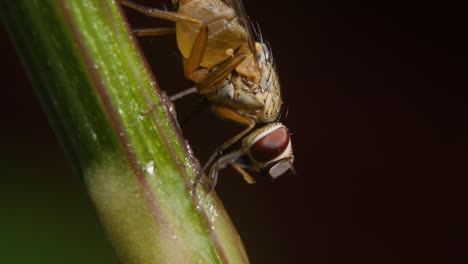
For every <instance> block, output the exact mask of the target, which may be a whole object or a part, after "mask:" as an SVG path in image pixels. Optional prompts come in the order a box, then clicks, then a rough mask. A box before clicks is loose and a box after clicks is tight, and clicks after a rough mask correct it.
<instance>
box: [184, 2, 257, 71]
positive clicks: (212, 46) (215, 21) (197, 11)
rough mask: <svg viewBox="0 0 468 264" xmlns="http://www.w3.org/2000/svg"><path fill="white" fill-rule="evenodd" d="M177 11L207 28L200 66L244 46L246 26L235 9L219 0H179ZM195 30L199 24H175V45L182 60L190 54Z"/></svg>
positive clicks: (218, 60)
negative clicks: (240, 21)
mask: <svg viewBox="0 0 468 264" xmlns="http://www.w3.org/2000/svg"><path fill="white" fill-rule="evenodd" d="M178 12H179V13H180V14H183V15H186V16H188V17H191V18H194V19H197V20H199V21H202V22H203V23H205V25H206V26H207V27H208V41H207V45H206V49H205V52H204V55H203V58H202V61H201V63H200V66H201V67H204V68H208V69H211V68H212V67H214V66H216V65H218V64H220V63H221V62H223V61H225V60H226V59H228V58H229V57H230V55H229V52H227V51H229V50H238V49H239V48H240V47H242V46H246V45H247V42H248V34H247V32H246V29H245V28H244V27H243V26H242V25H241V24H240V23H239V20H238V17H237V16H236V13H235V11H234V10H233V9H232V8H231V7H229V6H227V5H226V4H225V3H224V2H223V1H221V0H191V1H180V5H179V10H178ZM198 32H199V25H197V24H195V23H191V22H177V24H176V36H177V44H178V46H179V50H180V52H181V53H182V55H183V56H184V58H185V59H187V58H188V57H189V56H190V52H191V50H192V47H193V44H194V42H195V39H196V38H197V35H198Z"/></svg>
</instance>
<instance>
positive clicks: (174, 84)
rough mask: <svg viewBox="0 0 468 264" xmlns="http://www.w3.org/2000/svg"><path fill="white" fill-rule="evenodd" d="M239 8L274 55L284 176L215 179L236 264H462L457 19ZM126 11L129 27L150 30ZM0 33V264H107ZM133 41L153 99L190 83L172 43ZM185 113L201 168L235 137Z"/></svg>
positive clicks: (398, 8)
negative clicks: (287, 137)
mask: <svg viewBox="0 0 468 264" xmlns="http://www.w3.org/2000/svg"><path fill="white" fill-rule="evenodd" d="M138 2H141V3H147V4H148V3H151V2H159V1H154V0H152V1H146V2H145V1H138ZM244 2H245V6H246V9H247V12H248V13H249V15H250V17H251V18H252V19H253V20H255V21H258V22H259V24H260V26H261V28H262V33H263V36H264V38H265V39H266V40H268V41H269V42H270V44H271V46H272V49H273V53H274V56H275V58H276V63H277V66H278V72H279V75H280V78H281V83H282V90H283V96H284V98H283V99H284V102H285V103H284V113H285V114H284V116H283V121H284V123H285V124H286V125H287V126H288V127H289V129H290V130H291V132H292V133H293V146H294V151H295V157H296V160H295V166H296V169H297V174H296V175H292V174H290V173H288V174H286V175H285V176H283V177H282V178H280V179H279V180H278V181H277V182H275V183H270V182H268V181H267V180H266V179H264V178H262V177H260V175H255V176H256V179H257V184H256V185H252V186H250V185H247V184H245V183H244V182H243V181H242V179H241V178H240V177H238V176H237V175H236V174H235V173H234V172H233V171H232V170H230V169H227V170H226V171H223V172H222V174H221V175H220V182H219V184H218V186H217V192H218V195H219V196H220V197H221V199H222V200H223V201H224V204H225V206H226V207H227V210H228V211H229V213H230V215H231V217H232V219H233V221H234V223H235V225H236V226H237V228H238V231H239V233H240V235H241V237H242V238H243V241H244V244H245V246H246V248H247V251H248V253H249V256H250V258H251V261H252V263H360V264H364V263H466V262H467V261H468V254H467V253H466V248H467V246H468V245H467V232H466V228H465V226H466V223H467V221H466V220H467V219H466V217H465V215H466V210H467V195H466V191H467V187H466V185H465V183H464V178H465V177H466V176H467V175H468V174H467V163H466V161H467V155H466V149H467V140H466V137H467V125H466V114H467V111H466V110H465V102H466V97H464V95H463V94H462V91H463V92H464V90H466V87H467V85H466V81H465V78H464V77H465V75H466V69H464V68H463V67H462V66H463V65H465V67H466V56H465V55H466V51H465V48H466V44H465V43H464V42H463V39H464V38H465V37H466V27H465V26H464V24H463V22H464V20H466V15H465V14H464V13H463V10H465V9H463V8H462V7H461V6H457V5H456V4H455V2H449V1H445V2H443V3H440V2H438V3H434V4H431V3H430V2H423V1H421V2H416V1H406V2H404V3H399V2H395V1H392V2H389V3H381V2H378V1H372V2H371V1H369V3H366V2H355V1H353V3H348V4H347V5H344V4H342V3H338V2H333V1H327V3H317V2H318V1H305V0H302V1H269V0H255V1H244ZM351 4H352V5H351ZM153 6H160V5H158V4H156V5H155V4H153ZM127 14H128V15H130V21H131V24H132V26H133V27H143V26H148V27H149V26H155V25H156V26H157V25H163V24H164V23H159V22H156V21H154V20H151V19H146V18H143V17H141V16H140V15H138V14H136V13H134V12H131V11H128V12H127ZM1 34H2V40H3V41H1V42H0V48H1V50H0V52H1V55H2V68H3V69H2V71H1V75H0V78H1V79H2V85H1V86H2V95H3V96H2V98H3V100H2V103H1V104H0V113H2V116H3V118H2V129H1V130H0V140H1V143H0V144H1V146H2V147H1V151H0V155H1V156H0V171H2V172H5V171H6V174H5V175H2V177H1V178H0V209H1V217H0V263H115V262H116V260H115V259H114V258H113V257H112V250H111V249H110V247H109V245H108V243H107V242H106V240H105V237H104V234H103V232H102V231H101V229H100V227H99V224H98V222H97V218H96V216H95V213H94V211H93V208H92V207H91V205H90V202H89V200H88V198H87V196H86V194H85V193H84V189H83V187H82V184H81V183H80V180H79V178H78V176H76V175H73V174H72V173H71V169H70V167H69V164H68V163H67V162H66V160H65V158H64V156H63V153H62V151H61V149H60V147H59V146H58V143H57V141H56V140H55V138H54V135H53V134H52V131H51V129H50V128H49V126H48V123H47V120H46V118H45V115H44V113H43V112H42V111H41V109H40V107H39V105H38V103H37V101H36V98H35V95H34V93H33V90H32V89H31V87H30V84H29V82H28V80H27V79H26V77H25V75H24V71H23V70H22V67H21V65H20V63H19V62H18V58H17V57H16V55H15V51H14V48H13V47H12V46H11V44H10V43H9V40H8V38H7V36H6V33H5V32H4V30H3V28H2V29H1ZM140 44H141V46H142V49H143V51H144V53H145V55H146V56H147V59H148V61H149V63H150V65H151V66H152V68H153V71H154V73H155V76H156V78H157V79H158V82H159V84H160V86H161V89H163V90H166V91H167V92H168V93H169V94H172V93H175V92H177V91H180V90H182V89H184V88H187V87H189V86H190V83H188V82H185V81H184V80H183V78H182V76H183V75H182V68H181V64H180V60H181V58H180V55H178V53H177V48H176V45H175V40H174V38H173V37H170V36H168V37H160V38H144V39H140ZM462 69H463V70H462ZM462 71H463V72H462ZM199 103H200V98H199V97H197V96H190V97H187V98H184V99H181V100H180V101H178V102H177V103H176V108H177V110H178V114H179V119H181V120H183V119H186V118H187V117H189V116H191V119H189V120H188V121H187V122H184V125H183V127H182V128H183V131H184V136H185V137H186V138H187V139H188V140H189V142H190V143H191V145H192V148H193V149H194V151H195V154H196V156H197V157H199V158H200V159H201V160H202V161H205V160H206V159H207V157H208V156H209V154H211V151H213V150H214V149H215V148H216V147H217V146H218V145H219V144H221V143H222V142H223V141H224V140H226V139H228V138H230V137H231V136H232V135H234V134H235V133H236V132H237V131H240V129H241V128H238V127H236V126H235V125H232V124H226V123H224V122H223V121H220V120H218V119H216V118H215V117H214V116H213V115H212V114H211V113H209V111H202V112H201V113H200V114H199V115H194V114H193V109H194V107H195V108H196V107H197V105H199ZM286 112H287V113H288V114H287V115H286Z"/></svg>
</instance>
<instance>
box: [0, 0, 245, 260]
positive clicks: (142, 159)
mask: <svg viewBox="0 0 468 264" xmlns="http://www.w3.org/2000/svg"><path fill="white" fill-rule="evenodd" d="M0 15H1V18H2V21H3V23H4V24H5V26H6V28H7V30H8V31H9V33H10V36H11V38H12V40H13V42H14V44H15V46H16V48H17V51H18V54H19V56H20V58H21V60H22V62H23V64H24V67H25V68H26V71H27V73H28V75H29V78H30V80H31V82H32V83H33V86H34V88H35V90H36V92H37V94H38V97H39V98H40V101H41V104H42V106H43V108H44V110H45V112H46V113H47V115H48V117H49V119H50V122H51V124H52V126H53V128H54V131H55V133H56V134H57V136H58V138H59V139H60V141H61V142H62V145H63V146H64V148H65V150H66V153H67V154H68V156H69V158H70V160H71V161H72V164H73V167H74V169H75V171H76V172H77V173H79V174H80V175H81V176H82V177H83V179H84V182H85V183H86V187H87V190H88V192H89V194H90V196H91V198H92V200H93V202H94V204H95V206H96V209H97V212H98V215H99V217H100V220H101V222H102V224H103V225H104V227H105V229H106V230H107V233H108V236H109V238H110V240H111V242H112V244H113V246H114V248H115V250H116V252H117V255H118V256H119V258H120V259H121V261H122V263H248V258H247V256H246V254H245V251H244V248H243V245H242V242H241V241H240V238H239V236H238V234H237V232H236V231H235V229H234V227H233V226H232V223H231V221H230V219H229V217H228V215H227V213H226V212H225V210H224V208H223V206H222V204H221V203H220V202H219V200H218V199H217V198H216V195H215V194H214V193H211V194H207V193H205V192H204V191H203V190H202V189H201V188H199V189H198V190H197V195H196V196H195V195H192V193H191V186H192V182H193V179H194V177H195V175H196V170H197V168H198V164H197V162H196V161H195V160H194V159H193V157H191V155H190V152H189V149H188V148H189V147H188V146H186V145H185V141H184V140H183V138H182V137H181V136H180V130H179V128H178V125H177V123H176V121H175V117H174V112H173V110H171V109H173V108H172V107H173V106H172V104H171V102H169V101H168V100H167V99H166V98H165V97H164V95H163V94H162V93H161V92H160V91H159V89H158V88H156V87H155V86H156V85H155V82H154V80H153V79H152V78H153V77H152V76H151V74H150V72H149V70H148V69H147V67H146V66H145V63H144V62H143V59H142V57H141V55H140V54H139V52H138V48H137V47H136V46H135V42H134V40H133V38H132V37H131V34H130V32H129V28H128V26H127V24H126V23H125V20H124V18H123V17H122V12H121V9H120V8H119V6H118V3H116V1H113V0H15V1H11V0H1V1H0ZM26 122H27V121H26Z"/></svg>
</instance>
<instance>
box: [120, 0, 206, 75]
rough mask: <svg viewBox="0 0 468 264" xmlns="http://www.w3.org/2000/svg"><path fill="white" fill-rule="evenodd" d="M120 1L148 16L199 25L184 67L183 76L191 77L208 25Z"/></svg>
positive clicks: (200, 56)
mask: <svg viewBox="0 0 468 264" xmlns="http://www.w3.org/2000/svg"><path fill="white" fill-rule="evenodd" d="M120 2H121V3H122V4H123V5H125V6H127V7H130V8H132V9H134V10H135V11H138V12H140V13H143V14H145V15H147V16H150V17H154V18H159V19H163V20H169V21H173V22H186V23H193V24H196V25H198V26H199V28H200V30H199V31H198V34H197V38H196V39H195V42H194V43H193V46H192V50H191V51H190V56H189V58H188V59H187V63H186V64H185V67H184V68H185V69H184V74H185V77H187V79H191V76H192V74H193V73H194V72H195V71H196V70H197V68H198V66H200V63H201V60H202V58H203V54H204V53H205V49H206V43H207V41H208V27H207V26H206V24H205V23H203V22H202V21H200V20H198V19H194V18H191V17H189V16H185V15H182V14H178V13H174V12H168V11H163V10H159V9H156V8H150V7H146V6H142V5H139V4H136V3H134V2H132V1H128V0H120Z"/></svg>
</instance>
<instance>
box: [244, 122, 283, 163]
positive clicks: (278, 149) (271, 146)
mask: <svg viewBox="0 0 468 264" xmlns="http://www.w3.org/2000/svg"><path fill="white" fill-rule="evenodd" d="M288 144H289V132H288V130H287V129H286V128H284V127H280V128H277V129H275V130H273V131H272V132H270V133H268V134H266V135H265V136H264V137H262V138H261V139H259V140H258V141H257V142H255V144H253V145H252V146H251V147H250V155H252V158H254V159H255V160H256V161H259V162H268V161H271V160H274V159H275V158H277V157H278V156H279V155H281V153H283V151H284V150H285V149H286V148H287V147H288Z"/></svg>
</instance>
